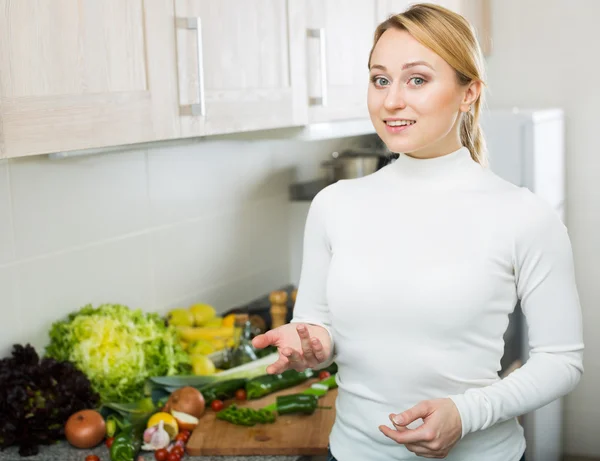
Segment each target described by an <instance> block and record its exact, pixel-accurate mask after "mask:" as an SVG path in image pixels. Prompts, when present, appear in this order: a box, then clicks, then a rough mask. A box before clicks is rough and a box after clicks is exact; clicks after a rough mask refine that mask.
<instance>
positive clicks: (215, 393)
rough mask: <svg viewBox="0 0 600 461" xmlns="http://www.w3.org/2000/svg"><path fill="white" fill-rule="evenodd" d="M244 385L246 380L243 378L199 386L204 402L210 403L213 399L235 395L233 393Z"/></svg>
mask: <svg viewBox="0 0 600 461" xmlns="http://www.w3.org/2000/svg"><path fill="white" fill-rule="evenodd" d="M245 385H246V380H245V379H243V378H239V379H229V380H227V381H222V382H219V383H215V384H209V385H207V386H204V387H201V388H200V392H202V395H203V396H204V400H205V401H206V403H208V404H209V405H210V404H211V403H212V402H213V400H227V399H231V398H233V397H235V393H236V392H237V391H238V390H239V389H242V388H243V387H244V386H245Z"/></svg>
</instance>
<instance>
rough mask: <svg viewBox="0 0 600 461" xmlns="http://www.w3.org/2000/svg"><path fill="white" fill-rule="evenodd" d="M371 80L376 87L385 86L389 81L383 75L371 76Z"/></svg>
mask: <svg viewBox="0 0 600 461" xmlns="http://www.w3.org/2000/svg"><path fill="white" fill-rule="evenodd" d="M371 81H372V82H373V83H374V84H375V86H377V87H381V86H386V85H389V83H390V81H389V80H388V79H387V78H385V77H373V78H371Z"/></svg>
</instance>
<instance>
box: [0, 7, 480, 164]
mask: <svg viewBox="0 0 600 461" xmlns="http://www.w3.org/2000/svg"><path fill="white" fill-rule="evenodd" d="M437 2H438V3H440V4H443V5H444V6H447V7H449V8H453V9H456V10H457V11H459V12H461V13H463V14H465V15H466V16H467V17H468V18H469V19H470V20H472V21H473V23H474V24H475V26H476V27H477V28H478V30H479V33H480V36H483V37H486V36H489V33H488V31H489V0H437ZM411 3H412V2H411V1H410V0H53V1H49V0H0V12H1V14H0V158H1V157H18V156H25V155H35V154H43V153H50V152H58V151H71V150H80V149H90V148H101V147H108V146H118V145H124V144H134V143H141V142H149V141H157V140H165V139H173V138H179V137H191V136H204V135H215V134H226V133H235V132H242V131H251V130H263V129H272V128H280V127H291V126H301V125H306V124H307V123H309V122H330V121H336V120H348V119H368V110H367V89H368V84H369V81H368V80H369V78H368V68H367V64H368V56H369V51H370V49H371V46H372V42H373V33H374V30H375V27H376V25H377V24H378V23H379V22H381V21H382V20H384V19H385V18H386V17H387V16H388V15H389V14H392V13H398V12H400V11H403V10H405V9H406V8H407V7H408V6H409V5H410V4H411ZM486 27H488V29H486ZM482 31H483V32H482ZM486 34H488V35H486ZM486 43H488V42H486V41H485V40H484V41H483V42H482V44H484V49H488V50H489V48H486V47H485V44H486Z"/></svg>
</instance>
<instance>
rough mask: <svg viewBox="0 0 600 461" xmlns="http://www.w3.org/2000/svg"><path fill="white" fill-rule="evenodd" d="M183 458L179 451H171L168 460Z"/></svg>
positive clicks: (176, 460)
mask: <svg viewBox="0 0 600 461" xmlns="http://www.w3.org/2000/svg"><path fill="white" fill-rule="evenodd" d="M180 460H181V456H179V454H178V453H173V452H171V453H169V457H168V458H167V461H180Z"/></svg>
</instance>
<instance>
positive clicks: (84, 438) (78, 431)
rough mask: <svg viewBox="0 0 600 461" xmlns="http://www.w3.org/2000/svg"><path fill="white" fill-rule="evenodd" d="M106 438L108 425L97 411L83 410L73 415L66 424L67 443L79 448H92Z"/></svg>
mask: <svg viewBox="0 0 600 461" xmlns="http://www.w3.org/2000/svg"><path fill="white" fill-rule="evenodd" d="M105 436H106V423H105V422H104V418H103V417H102V415H101V414H100V413H98V412H97V411H95V410H81V411H78V412H77V413H73V414H72V415H71V416H70V417H69V419H68V420H67V423H66V424H65V437H66V438H67V441H68V442H69V443H70V444H71V445H73V446H74V447H77V448H92V447H95V446H96V445H98V444H99V443H100V442H102V440H103V439H104V437H105Z"/></svg>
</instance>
